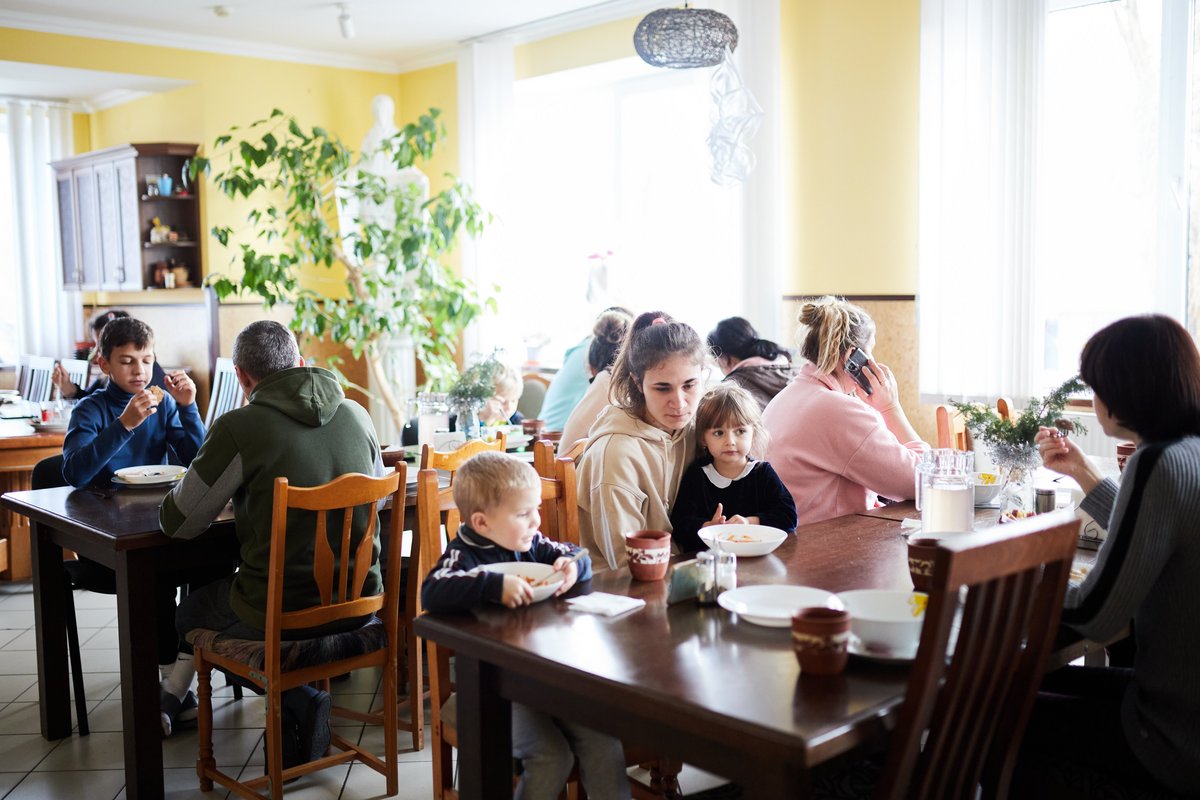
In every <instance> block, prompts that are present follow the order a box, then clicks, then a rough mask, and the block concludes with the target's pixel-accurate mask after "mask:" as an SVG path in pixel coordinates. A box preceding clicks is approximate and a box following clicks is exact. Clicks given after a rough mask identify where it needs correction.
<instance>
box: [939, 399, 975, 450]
mask: <svg viewBox="0 0 1200 800" xmlns="http://www.w3.org/2000/svg"><path fill="white" fill-rule="evenodd" d="M935 418H936V419H937V446H938V447H949V448H953V449H955V450H969V449H970V446H969V444H970V443H969V442H968V441H967V423H966V420H964V419H963V415H962V414H960V413H958V411H957V410H955V408H954V407H953V406H938V407H937V410H936V411H935Z"/></svg>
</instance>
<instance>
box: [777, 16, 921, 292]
mask: <svg viewBox="0 0 1200 800" xmlns="http://www.w3.org/2000/svg"><path fill="white" fill-rule="evenodd" d="M780 5H781V19H780V37H781V48H780V49H781V55H782V65H781V73H782V74H781V80H782V85H781V89H782V92H781V94H782V102H783V108H782V109H780V111H781V113H782V115H783V118H782V123H783V136H782V142H783V148H782V150H783V158H784V161H783V174H784V176H785V181H784V187H783V189H784V194H783V197H784V201H783V202H784V212H785V214H784V217H783V219H784V221H785V225H786V231H787V236H788V238H787V241H786V242H785V252H786V253H787V259H786V262H785V263H787V264H788V265H789V266H790V269H789V274H788V276H787V278H786V280H785V283H784V287H785V289H784V291H785V292H786V293H788V294H820V293H826V292H834V293H839V294H872V295H880V294H884V295H897V294H899V295H910V294H915V293H916V287H917V144H918V105H919V91H918V86H919V67H920V62H919V59H920V3H919V0H852V1H851V2H847V1H846V0H782V2H781V4H780ZM768 113H769V110H768Z"/></svg>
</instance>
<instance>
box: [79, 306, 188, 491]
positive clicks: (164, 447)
mask: <svg viewBox="0 0 1200 800" xmlns="http://www.w3.org/2000/svg"><path fill="white" fill-rule="evenodd" d="M96 362H97V363H98V364H99V365H100V369H101V370H103V371H104V373H105V374H106V375H108V376H109V382H108V386H107V387H105V389H104V390H103V391H100V392H96V393H95V394H92V395H89V396H88V397H85V398H84V399H83V400H81V401H80V402H79V405H77V406H76V407H75V411H74V412H73V413H72V414H71V424H70V428H69V429H68V431H67V437H66V439H65V440H64V442H63V477H64V478H66V480H67V482H68V483H70V484H71V485H72V486H74V487H76V488H79V489H82V488H83V487H85V486H88V485H89V484H91V483H93V482H95V481H96V480H97V479H100V480H101V481H102V482H105V483H106V482H107V481H108V479H110V478H112V476H113V473H114V472H116V471H117V470H118V469H121V468H123V467H135V466H142V465H148V464H166V463H168V456H170V457H171V463H178V464H182V465H183V466H187V465H189V464H190V463H192V459H193V458H195V457H196V453H197V452H198V451H199V450H200V445H201V443H203V441H204V423H203V422H202V421H201V420H200V412H199V411H197V410H196V384H194V383H193V382H192V379H191V378H189V377H188V376H187V375H186V374H184V373H183V372H173V373H171V374H170V375H167V376H166V377H165V379H164V384H165V385H166V387H167V393H166V394H164V393H163V392H162V391H161V390H159V389H158V387H151V386H150V381H151V376H152V375H153V370H154V332H153V331H151V330H150V326H149V325H147V324H146V323H144V322H142V321H141V320H137V319H133V318H132V317H123V318H120V319H114V320H112V321H111V322H109V323H108V324H107V325H105V326H104V331H103V332H102V333H101V334H100V352H99V355H98V356H97V358H96Z"/></svg>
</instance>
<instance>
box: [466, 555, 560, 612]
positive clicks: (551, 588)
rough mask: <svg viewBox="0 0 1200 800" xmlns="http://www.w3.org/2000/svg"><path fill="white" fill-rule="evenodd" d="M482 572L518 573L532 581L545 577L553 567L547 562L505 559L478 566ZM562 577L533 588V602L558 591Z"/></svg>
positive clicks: (540, 600)
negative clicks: (505, 560) (500, 562)
mask: <svg viewBox="0 0 1200 800" xmlns="http://www.w3.org/2000/svg"><path fill="white" fill-rule="evenodd" d="M480 569H482V570H483V571H484V572H499V573H502V574H504V575H520V576H521V577H522V578H532V579H533V581H532V582H534V583H536V582H537V581H540V580H541V579H542V578H545V577H546V576H547V575H549V574H550V573H551V572H554V567H552V566H551V565H549V564H538V563H537V562H533V561H507V562H504V563H502V564H487V565H485V566H482V567H480ZM562 582H563V579H562V578H558V579H557V580H555V581H554V582H553V583H548V584H546V585H545V586H539V587H537V588H536V589H534V590H533V602H535V603H540V602H542V601H543V600H545V599H546V598H547V597H550V596H551V595H552V594H554V593H555V592H557V591H558V587H559V586H562Z"/></svg>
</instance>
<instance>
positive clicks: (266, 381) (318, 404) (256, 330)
mask: <svg viewBox="0 0 1200 800" xmlns="http://www.w3.org/2000/svg"><path fill="white" fill-rule="evenodd" d="M233 364H234V370H235V372H236V373H237V378H238V382H239V383H240V384H241V385H242V389H243V390H244V391H245V392H246V395H247V397H249V403H248V404H247V405H245V406H243V407H242V408H239V409H235V410H233V411H229V412H227V413H226V414H223V415H222V416H220V417H218V418H217V420H216V421H215V422H214V423H213V425H212V428H211V429H209V431H208V436H207V437H206V438H205V440H204V444H203V446H202V447H201V448H200V452H199V453H198V454H197V455H196V458H195V459H194V460H193V461H192V465H191V468H190V469H189V470H188V473H187V475H185V476H184V479H183V480H182V481H181V482H180V483H179V485H178V486H176V487H175V488H174V489H173V490H172V491H171V493H170V494H168V495H167V497H166V499H165V500H163V504H162V508H161V509H160V511H159V523H160V525H161V526H162V530H163V533H165V534H167V535H168V536H172V537H177V538H183V539H190V538H193V537H195V536H198V535H200V534H201V533H203V532H204V531H205V530H206V529H207V528H208V526H209V524H210V523H211V522H212V521H213V519H215V518H216V516H217V514H219V513H220V511H221V509H223V508H224V507H225V504H226V503H227V502H229V501H230V500H232V501H233V513H234V520H235V523H236V530H237V537H238V543H239V548H240V552H241V564H240V566H239V568H238V571H237V573H236V574H235V575H234V576H233V577H232V578H228V579H225V580H221V581H217V582H215V583H211V584H209V585H207V586H204V587H201V588H200V589H198V590H196V591H194V592H191V593H190V594H188V596H187V597H186V598H184V600H183V602H182V603H181V604H180V606H179V610H178V612H177V614H176V624H177V627H178V628H179V631H180V635H181V636H182V637H183V638H184V639H185V640H186V639H187V636H188V634H189V633H190V632H191V631H192V630H194V629H196V628H208V629H212V630H218V631H222V632H223V633H225V634H227V635H229V636H232V637H234V638H238V639H262V638H264V629H265V628H266V619H265V615H266V607H267V576H268V567H269V558H270V551H271V511H272V501H273V492H274V486H275V479H276V478H281V477H282V478H287V479H288V482H289V483H290V484H291V485H292V486H318V485H320V484H323V483H328V482H329V481H331V480H333V479H334V478H336V477H338V476H339V475H344V474H346V473H349V472H361V473H365V474H367V475H381V474H383V459H382V457H381V455H380V452H379V443H378V441H377V440H376V438H375V429H374V427H373V426H372V424H371V419H370V417H369V416H368V414H367V412H366V411H365V410H364V409H363V407H362V406H360V405H358V404H357V403H355V402H354V401H352V400H348V399H347V398H346V396H345V394H344V393H343V392H342V388H341V386H340V385H339V384H338V382H337V380H336V379H335V378H334V376H333V373H331V372H329V371H328V370H325V369H321V368H319V367H305V366H301V364H302V360H301V358H300V351H299V348H298V347H297V346H296V339H295V337H294V336H292V334H291V332H290V331H288V330H287V328H285V327H283V326H282V325H280V324H279V323H277V322H272V321H269V320H261V321H259V322H253V323H251V324H250V325H248V326H246V328H245V329H244V330H242V332H241V333H239V334H238V337H237V339H236V341H235V342H234V345H233ZM367 516H368V515H366V514H357V515H356V516H355V520H354V528H355V535H354V541H355V542H357V541H358V539H359V537H361V536H362V534H363V532H364V531H365V530H366V525H367ZM309 517H311V514H299V513H296V512H293V513H292V514H289V523H288V537H287V547H288V554H287V558H286V564H287V567H286V570H285V576H284V587H285V588H284V609H285V610H287V611H292V610H298V609H303V608H308V607H309V606H313V605H317V604H318V603H319V602H320V600H319V597H318V594H317V588H316V584H315V582H314V581H313V578H312V563H313V545H312V531H313V529H314V528H313V523H312V520H311V519H310V518H309ZM301 532H304V533H305V534H306V535H293V534H294V533H295V534H299V533H301ZM356 549H357V548H356V546H355V547H352V548H351V552H355V551H356ZM363 591H364V594H366V595H371V594H378V593H379V592H381V591H383V582H382V579H381V577H380V571H379V543H378V541H377V542H376V543H375V549H374V552H373V554H372V559H371V569H370V573H369V574H368V576H367V582H366V584H365V586H364V590H363ZM361 622H363V623H365V622H366V620H365V619H364V620H362V621H361ZM343 627H344V626H343ZM334 632H337V631H335V630H325V629H314V630H305V631H285V634H284V635H285V638H294V639H303V638H311V637H313V636H318V635H323V634H327V633H334ZM284 716H285V735H284V741H285V744H286V743H287V742H288V739H289V730H288V721H289V720H288V718H289V717H290V718H291V722H292V728H291V730H290V733H291V735H292V736H293V737H294V739H295V741H294V744H295V749H293V748H285V755H284V767H285V768H286V767H288V766H292V764H293V763H303V762H305V761H311V760H313V759H315V758H319V757H321V756H322V755H324V753H325V750H326V749H327V748H328V745H329V695H328V694H327V693H326V692H321V691H318V690H315V689H312V688H310V687H307V686H302V687H299V688H297V689H293V690H291V691H289V692H286V693H285V695H284ZM289 762H291V763H289Z"/></svg>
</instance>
